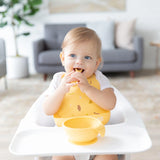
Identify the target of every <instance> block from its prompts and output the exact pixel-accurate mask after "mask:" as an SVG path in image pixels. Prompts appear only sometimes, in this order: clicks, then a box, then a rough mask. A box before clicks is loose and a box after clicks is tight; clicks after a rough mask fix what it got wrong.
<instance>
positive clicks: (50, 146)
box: [9, 89, 152, 156]
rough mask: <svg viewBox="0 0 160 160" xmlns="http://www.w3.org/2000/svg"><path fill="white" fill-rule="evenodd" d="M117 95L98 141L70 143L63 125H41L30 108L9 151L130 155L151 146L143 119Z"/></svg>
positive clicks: (47, 153)
mask: <svg viewBox="0 0 160 160" xmlns="http://www.w3.org/2000/svg"><path fill="white" fill-rule="evenodd" d="M115 94H116V96H117V104H116V107H115V109H114V110H113V111H112V112H111V119H110V122H109V124H108V125H106V126H105V128H106V134H105V136H104V137H100V136H99V137H98V140H97V142H96V143H94V144H91V145H85V146H80V145H75V144H71V143H70V142H69V141H68V139H67V136H66V134H65V131H64V130H63V128H61V127H44V126H40V125H39V124H37V123H36V121H37V119H36V118H35V119H33V117H35V115H33V113H32V112H33V111H32V110H30V111H29V112H28V114H27V115H26V117H25V118H24V119H23V120H22V121H21V123H20V125H19V127H18V130H17V132H16V133H15V135H14V137H13V139H12V141H11V144H10V146H9V150H10V152H11V153H13V154H15V155H28V156H29V155H30V156H31V155H32V156H52V155H91V154H128V153H134V152H142V151H145V150H147V149H149V148H150V147H151V145H152V142H151V140H150V138H149V136H148V133H147V130H146V129H145V126H144V124H143V122H142V120H141V118H140V117H139V116H138V114H137V113H136V111H135V110H134V109H133V107H132V106H131V105H130V103H129V102H128V101H127V100H126V99H125V98H124V97H123V96H122V95H121V94H120V92H119V91H118V90H117V89H115ZM42 98H43V95H42V97H40V98H39V99H38V100H37V102H35V106H36V107H37V106H38V105H39V104H40V103H41V100H42ZM36 107H32V108H33V109H34V110H35V113H37V111H38V110H39V109H38V110H37V108H36ZM40 117H41V116H40Z"/></svg>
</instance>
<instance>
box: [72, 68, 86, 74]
mask: <svg viewBox="0 0 160 160" xmlns="http://www.w3.org/2000/svg"><path fill="white" fill-rule="evenodd" d="M74 71H76V72H81V73H83V72H84V69H82V68H74Z"/></svg>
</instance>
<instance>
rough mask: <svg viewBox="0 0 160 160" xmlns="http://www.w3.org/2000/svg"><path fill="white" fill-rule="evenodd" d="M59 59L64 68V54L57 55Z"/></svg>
mask: <svg viewBox="0 0 160 160" xmlns="http://www.w3.org/2000/svg"><path fill="white" fill-rule="evenodd" d="M59 57H60V59H61V63H62V65H63V66H64V53H63V52H61V53H60V55H59Z"/></svg>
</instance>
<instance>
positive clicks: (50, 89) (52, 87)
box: [45, 72, 64, 96]
mask: <svg viewBox="0 0 160 160" xmlns="http://www.w3.org/2000/svg"><path fill="white" fill-rule="evenodd" d="M63 74H64V72H59V73H56V74H54V76H53V79H52V81H51V83H50V85H49V87H48V89H47V90H46V92H45V96H49V95H50V94H52V93H53V92H54V91H55V90H56V89H57V88H58V86H59V84H60V82H61V77H62V75H63Z"/></svg>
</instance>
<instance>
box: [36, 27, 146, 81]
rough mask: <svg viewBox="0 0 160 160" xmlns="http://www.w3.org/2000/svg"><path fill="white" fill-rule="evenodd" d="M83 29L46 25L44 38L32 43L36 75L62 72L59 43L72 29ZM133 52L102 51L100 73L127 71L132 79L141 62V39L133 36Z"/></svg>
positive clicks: (120, 49) (121, 49)
mask: <svg viewBox="0 0 160 160" xmlns="http://www.w3.org/2000/svg"><path fill="white" fill-rule="evenodd" d="M80 26H81V27H85V26H86V24H46V25H45V26H44V38H42V39H39V40H36V41H34V42H33V53H34V65H35V69H36V71H37V72H38V73H42V74H44V80H45V79H46V78H47V74H50V73H51V74H54V73H56V72H58V71H63V70H64V68H63V67H62V65H61V61H60V58H59V53H60V52H61V43H62V41H63V38H64V36H65V34H66V33H67V32H68V31H69V30H70V29H72V28H75V27H80ZM133 44H134V50H128V49H123V48H115V49H112V50H102V56H103V67H102V68H101V69H100V70H101V71H102V72H123V71H129V73H130V76H131V77H134V71H137V70H140V69H141V68H142V60H143V39H142V37H138V36H135V37H134V39H133Z"/></svg>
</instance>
